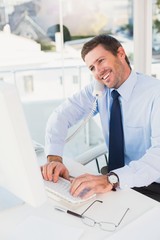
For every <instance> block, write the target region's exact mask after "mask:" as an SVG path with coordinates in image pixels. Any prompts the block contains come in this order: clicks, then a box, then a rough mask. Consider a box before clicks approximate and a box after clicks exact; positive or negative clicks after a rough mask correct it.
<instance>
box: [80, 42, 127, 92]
mask: <svg viewBox="0 0 160 240" xmlns="http://www.w3.org/2000/svg"><path fill="white" fill-rule="evenodd" d="M85 63H86V65H87V67H88V68H89V69H90V70H91V71H92V73H93V76H94V77H95V79H97V80H98V81H99V82H101V83H103V84H104V85H106V86H107V87H108V88H119V87H120V85H121V84H122V83H123V82H124V81H125V80H126V79H127V77H128V75H127V74H128V70H129V67H128V65H127V63H126V61H125V52H124V50H123V48H122V47H119V49H118V52H117V56H114V55H113V54H112V53H111V52H109V51H107V50H106V49H104V48H103V46H102V45H98V46H97V47H95V48H94V49H93V50H91V51H90V52H89V53H87V54H86V56H85ZM126 69H127V71H126Z"/></svg>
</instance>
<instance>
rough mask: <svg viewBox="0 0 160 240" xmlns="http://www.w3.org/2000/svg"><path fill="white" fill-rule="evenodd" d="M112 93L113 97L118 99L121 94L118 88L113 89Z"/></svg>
mask: <svg viewBox="0 0 160 240" xmlns="http://www.w3.org/2000/svg"><path fill="white" fill-rule="evenodd" d="M111 95H112V98H113V99H116V98H118V97H119V95H120V94H119V93H118V92H117V91H116V90H113V91H112V92H111Z"/></svg>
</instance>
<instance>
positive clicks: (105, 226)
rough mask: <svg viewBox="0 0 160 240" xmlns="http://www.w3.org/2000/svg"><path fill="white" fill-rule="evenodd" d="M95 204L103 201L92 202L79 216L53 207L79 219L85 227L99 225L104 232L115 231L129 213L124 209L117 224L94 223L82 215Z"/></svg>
mask: <svg viewBox="0 0 160 240" xmlns="http://www.w3.org/2000/svg"><path fill="white" fill-rule="evenodd" d="M96 202H99V203H103V201H101V200H95V201H94V202H92V203H91V204H90V205H89V206H88V207H87V208H86V210H85V211H84V212H83V213H82V214H79V213H76V212H73V211H71V210H67V209H64V208H61V207H56V206H55V207H54V209H56V210H58V211H60V212H65V213H68V214H71V215H72V216H75V217H78V218H81V220H82V222H83V223H84V224H86V225H87V226H90V227H94V226H95V225H99V227H100V229H102V230H104V231H110V232H113V231H115V230H116V228H117V227H118V226H119V225H120V223H121V222H122V220H123V219H124V217H125V215H126V214H127V212H128V211H129V208H127V209H126V211H125V212H124V214H123V216H122V217H121V219H120V220H119V222H118V223H117V224H115V223H112V222H96V221H95V220H94V219H92V218H89V217H87V216H85V215H84V213H86V212H87V210H88V209H89V208H90V207H91V206H92V205H93V204H94V203H96Z"/></svg>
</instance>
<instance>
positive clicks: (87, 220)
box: [82, 217, 95, 227]
mask: <svg viewBox="0 0 160 240" xmlns="http://www.w3.org/2000/svg"><path fill="white" fill-rule="evenodd" d="M82 221H83V223H84V224H86V225H88V226H90V227H94V225H95V221H94V220H93V219H91V218H88V217H83V218H82Z"/></svg>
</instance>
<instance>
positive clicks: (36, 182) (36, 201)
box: [0, 82, 46, 207]
mask: <svg viewBox="0 0 160 240" xmlns="http://www.w3.org/2000/svg"><path fill="white" fill-rule="evenodd" d="M0 112H1V115H0V186H1V187H2V188H5V189H7V190H8V191H9V192H11V193H13V194H14V195H15V196H16V197H18V198H20V199H22V200H23V201H24V202H26V203H28V204H30V205H32V206H34V207H36V206H40V205H41V204H43V203H44V202H45V201H46V193H45V190H44V184H43V179H42V175H41V171H40V166H39V164H38V161H37V157H36V154H35V151H34V148H33V144H32V140H31V137H30V134H29V130H28V128H27V123H26V119H25V117H24V112H23V108H22V104H21V100H20V98H19V94H18V91H17V89H16V86H15V85H12V84H8V83H5V82H1V83H0ZM0 197H1V196H0Z"/></svg>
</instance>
